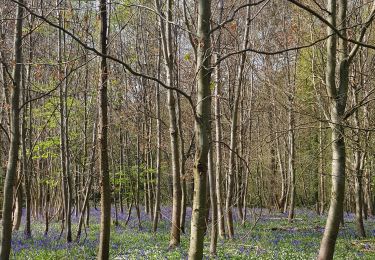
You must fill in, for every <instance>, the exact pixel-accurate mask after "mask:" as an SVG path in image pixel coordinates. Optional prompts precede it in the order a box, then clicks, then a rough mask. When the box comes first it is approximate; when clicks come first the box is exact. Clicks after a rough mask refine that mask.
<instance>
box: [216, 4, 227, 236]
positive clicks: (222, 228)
mask: <svg viewBox="0 0 375 260" xmlns="http://www.w3.org/2000/svg"><path fill="white" fill-rule="evenodd" d="M219 9H220V12H219V20H218V24H220V23H221V21H222V17H223V9H224V0H220V1H219ZM220 49H221V30H220V31H219V35H218V39H217V46H216V53H217V54H216V61H218V60H219V59H220V56H221V55H220ZM215 80H216V88H215V132H216V180H215V181H216V196H217V215H218V226H219V236H220V238H225V221H224V211H223V202H224V198H223V189H222V187H223V180H222V149H221V148H222V145H221V139H222V138H221V109H220V98H221V97H220V95H221V67H220V63H218V64H217V65H216V74H215Z"/></svg>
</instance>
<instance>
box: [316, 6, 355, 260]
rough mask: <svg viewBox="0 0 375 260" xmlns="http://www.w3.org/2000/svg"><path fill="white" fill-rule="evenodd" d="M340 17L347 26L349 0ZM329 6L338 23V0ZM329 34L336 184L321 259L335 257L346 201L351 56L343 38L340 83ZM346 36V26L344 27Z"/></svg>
mask: <svg viewBox="0 0 375 260" xmlns="http://www.w3.org/2000/svg"><path fill="white" fill-rule="evenodd" d="M338 7H339V18H340V22H341V26H342V28H346V9H347V0H340V1H339V5H338ZM327 10H328V11H329V12H330V15H329V16H328V20H329V22H330V23H331V24H332V25H333V26H336V16H337V14H336V0H329V1H328V5H327ZM327 34H328V35H332V34H333V35H332V36H331V37H329V38H328V40H327V65H326V88H327V92H328V95H329V98H330V120H331V122H330V127H331V131H332V172H331V174H332V188H331V202H330V207H329V211H328V217H327V223H326V227H325V230H324V234H323V238H322V241H321V244H320V250H319V256H318V259H319V260H323V259H324V260H326V259H332V258H333V254H334V251H335V244H336V239H337V234H338V231H339V226H340V222H341V221H342V219H343V204H344V196H345V160H346V153H345V137H344V136H345V135H344V127H343V124H342V123H343V122H342V120H343V116H344V112H345V106H346V101H347V92H348V85H349V60H348V56H347V55H348V50H347V41H346V40H342V39H340V40H339V46H340V66H339V82H338V88H337V87H336V58H337V57H336V56H337V55H336V54H337V46H336V42H337V41H336V35H335V34H334V32H333V30H332V29H331V28H330V27H328V29H327ZM342 34H343V35H344V36H346V29H344V30H342Z"/></svg>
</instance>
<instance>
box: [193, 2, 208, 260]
mask: <svg viewBox="0 0 375 260" xmlns="http://www.w3.org/2000/svg"><path fill="white" fill-rule="evenodd" d="M210 20H211V1H209V0H200V1H198V27H197V28H198V34H197V36H198V38H197V40H198V49H197V64H196V71H197V110H196V114H195V117H196V118H195V137H196V140H197V141H196V150H195V160H194V168H193V173H194V198H193V210H192V219H191V232H190V248H189V259H191V260H198V259H199V260H200V259H202V258H203V247H204V246H203V241H204V234H205V231H206V223H205V217H206V210H207V209H206V205H205V204H206V181H207V160H208V158H207V155H208V150H209V146H210V144H209V136H210V114H211V111H210V110H211V93H210V92H211V90H210V81H211V69H210V58H211V53H210V48H211V47H210Z"/></svg>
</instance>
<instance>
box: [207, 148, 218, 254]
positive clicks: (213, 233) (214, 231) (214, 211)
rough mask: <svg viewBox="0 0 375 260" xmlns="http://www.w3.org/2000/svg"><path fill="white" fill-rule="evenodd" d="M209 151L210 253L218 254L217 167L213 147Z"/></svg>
mask: <svg viewBox="0 0 375 260" xmlns="http://www.w3.org/2000/svg"><path fill="white" fill-rule="evenodd" d="M213 147H214V146H213V145H211V148H210V151H209V152H208V180H209V184H210V185H209V186H210V201H211V242H210V254H211V255H212V256H215V255H216V247H217V229H218V228H217V201H216V187H215V179H216V178H215V172H214V171H215V168H214V167H213V158H212V154H213V151H212V148H213Z"/></svg>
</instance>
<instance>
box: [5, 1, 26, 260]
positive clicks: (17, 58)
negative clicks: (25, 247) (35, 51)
mask: <svg viewBox="0 0 375 260" xmlns="http://www.w3.org/2000/svg"><path fill="white" fill-rule="evenodd" d="M22 4H23V0H20V1H19V4H18V5H17V13H16V18H17V19H16V24H15V37H14V64H15V65H14V71H13V87H12V88H11V89H12V93H11V99H10V102H11V103H10V118H11V120H10V129H11V131H10V133H11V139H10V149H9V157H8V164H7V170H6V176H5V182H4V195H3V198H4V201H3V217H2V230H1V249H0V259H4V260H7V259H9V254H10V249H11V240H12V206H13V186H14V179H15V176H16V172H17V164H18V149H19V145H20V113H19V112H20V111H19V102H20V88H21V86H20V85H21V84H20V83H21V69H22V23H23V17H24V15H23V8H22V7H21V5H22Z"/></svg>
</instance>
